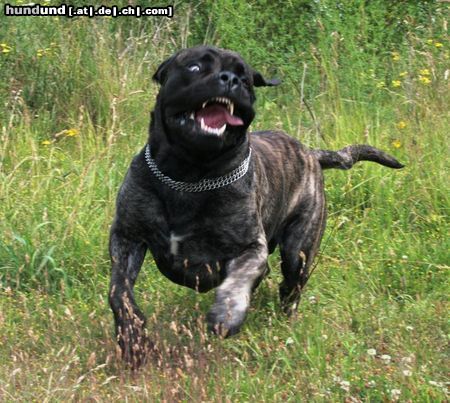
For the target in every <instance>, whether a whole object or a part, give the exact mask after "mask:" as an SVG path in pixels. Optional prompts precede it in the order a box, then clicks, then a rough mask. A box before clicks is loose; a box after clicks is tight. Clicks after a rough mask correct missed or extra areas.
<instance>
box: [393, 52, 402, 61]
mask: <svg viewBox="0 0 450 403" xmlns="http://www.w3.org/2000/svg"><path fill="white" fill-rule="evenodd" d="M392 60H393V61H394V62H397V61H399V60H400V54H399V53H398V52H392Z"/></svg>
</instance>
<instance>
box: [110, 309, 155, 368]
mask: <svg viewBox="0 0 450 403" xmlns="http://www.w3.org/2000/svg"><path fill="white" fill-rule="evenodd" d="M116 332H117V342H118V344H119V347H120V354H121V358H122V360H123V361H124V362H125V363H126V364H127V365H129V366H130V368H131V369H133V370H136V369H138V368H140V367H141V366H143V365H144V364H145V362H146V360H147V356H148V353H149V351H150V349H151V347H152V345H151V342H150V340H149V338H148V337H147V333H146V330H145V327H144V322H143V321H142V320H140V319H138V318H134V319H132V320H130V319H128V320H124V321H122V322H121V323H120V324H119V325H118V327H117V329H116Z"/></svg>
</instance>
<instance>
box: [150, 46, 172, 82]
mask: <svg viewBox="0 0 450 403" xmlns="http://www.w3.org/2000/svg"><path fill="white" fill-rule="evenodd" d="M177 55H178V53H176V54H174V55H173V56H171V57H169V58H168V59H167V60H165V61H163V62H162V63H161V65H160V66H159V67H158V69H157V70H156V73H155V74H153V77H152V78H153V81H156V82H157V83H158V84H161V85H163V84H164V82H165V81H166V78H167V72H168V71H169V67H170V65H171V64H172V63H173V61H174V60H175V57H176V56H177Z"/></svg>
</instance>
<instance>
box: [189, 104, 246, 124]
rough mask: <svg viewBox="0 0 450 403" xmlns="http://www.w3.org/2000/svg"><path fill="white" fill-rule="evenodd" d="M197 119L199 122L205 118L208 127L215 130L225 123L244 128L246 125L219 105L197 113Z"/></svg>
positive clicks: (207, 107)
mask: <svg viewBox="0 0 450 403" xmlns="http://www.w3.org/2000/svg"><path fill="white" fill-rule="evenodd" d="M195 117H196V119H197V121H198V122H200V121H201V119H202V118H203V120H204V122H205V124H206V125H207V126H209V127H213V128H215V129H217V128H219V127H222V126H223V125H224V124H225V123H227V124H229V125H230V126H242V125H243V124H244V122H243V121H242V119H241V118H238V117H237V116H233V115H231V114H230V112H228V109H227V108H226V107H225V106H222V105H219V104H212V105H207V106H206V107H204V108H202V109H200V110H199V111H197V112H196V114H195Z"/></svg>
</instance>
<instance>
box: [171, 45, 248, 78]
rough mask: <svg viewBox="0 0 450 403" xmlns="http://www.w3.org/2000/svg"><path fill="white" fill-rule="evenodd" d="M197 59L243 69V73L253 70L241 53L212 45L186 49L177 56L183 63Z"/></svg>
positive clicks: (180, 62)
mask: <svg viewBox="0 0 450 403" xmlns="http://www.w3.org/2000/svg"><path fill="white" fill-rule="evenodd" d="M196 60H198V61H208V62H212V63H214V64H216V65H218V66H219V67H222V68H224V69H226V68H230V67H233V68H234V69H237V70H242V71H241V73H244V72H245V73H249V72H250V70H251V69H250V67H249V66H248V65H247V64H246V63H245V61H244V59H243V58H242V57H241V55H240V54H239V53H237V52H234V51H232V50H227V49H220V48H214V47H211V46H198V47H195V48H191V49H185V50H182V51H181V52H179V54H178V55H177V56H176V61H177V62H178V63H179V64H181V65H184V64H186V63H189V62H190V61H196Z"/></svg>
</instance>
